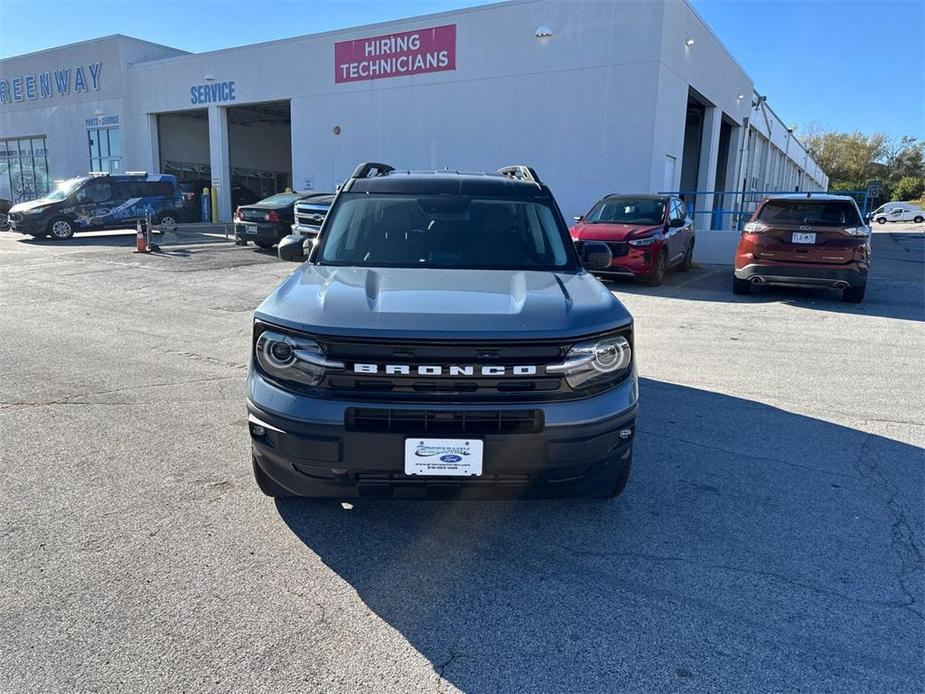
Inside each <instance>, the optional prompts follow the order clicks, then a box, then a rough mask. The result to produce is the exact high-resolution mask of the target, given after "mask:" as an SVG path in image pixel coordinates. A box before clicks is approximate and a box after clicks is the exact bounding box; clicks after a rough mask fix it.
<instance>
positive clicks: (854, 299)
mask: <svg viewBox="0 0 925 694" xmlns="http://www.w3.org/2000/svg"><path fill="white" fill-rule="evenodd" d="M866 290H867V282H865V283H864V284H862V285H861V286H860V287H845V288H844V289H842V294H841V298H842V301H846V302H847V303H849V304H859V303H861V302H862V301H864V292H865V291H866Z"/></svg>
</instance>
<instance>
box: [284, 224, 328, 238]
mask: <svg viewBox="0 0 925 694" xmlns="http://www.w3.org/2000/svg"><path fill="white" fill-rule="evenodd" d="M291 229H292V233H293V234H301V235H302V236H307V237H308V238H312V239H313V238H315V237H316V236H318V232H319V231H321V227H307V226H303V225H302V224H293V225H292V227H291Z"/></svg>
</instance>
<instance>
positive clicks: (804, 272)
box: [735, 263, 867, 289]
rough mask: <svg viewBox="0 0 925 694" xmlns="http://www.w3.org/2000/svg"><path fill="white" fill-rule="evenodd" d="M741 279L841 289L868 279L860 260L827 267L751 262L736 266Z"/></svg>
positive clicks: (759, 282) (857, 285) (736, 271)
mask: <svg viewBox="0 0 925 694" xmlns="http://www.w3.org/2000/svg"><path fill="white" fill-rule="evenodd" d="M735 276H736V277H737V278H738V279H740V280H746V281H748V282H757V283H758V284H780V285H787V286H790V287H822V288H829V289H840V288H842V287H844V285H845V284H847V285H849V286H851V287H861V286H863V285H864V284H865V283H866V282H867V266H866V265H864V264H861V263H851V264H849V265H836V266H826V265H819V264H816V263H812V264H809V263H807V264H799V263H776V264H768V265H764V264H760V263H750V264H748V265H744V266H742V267H741V268H738V267H737V268H736V270H735Z"/></svg>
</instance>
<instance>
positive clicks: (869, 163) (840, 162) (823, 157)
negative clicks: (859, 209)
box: [800, 124, 925, 201]
mask: <svg viewBox="0 0 925 694" xmlns="http://www.w3.org/2000/svg"><path fill="white" fill-rule="evenodd" d="M800 141H801V142H802V143H803V145H804V146H805V147H806V150H807V151H808V152H809V153H810V155H811V156H812V157H813V159H814V160H815V161H816V163H817V164H819V166H821V167H822V170H823V171H825V172H826V174H828V176H829V188H830V189H831V190H866V188H867V185H868V184H869V183H870V182H871V181H879V182H880V198H879V200H881V201H886V200H891V199H895V198H896V197H897V195H898V193H897V192H896V187H897V186H898V185H899V183H900V181H901V180H903V179H905V178H911V179H913V181H912V182H907V183H905V184H904V187H903V194H904V195H912V198H902V199H913V198H915V197H917V196H915V195H913V193H914V192H915V190H916V188H915V186H914V185H913V184H914V181H916V180H922V179H923V178H925V142H920V141H919V140H917V139H916V138H914V137H910V136H908V135H907V136H905V137H901V138H898V139H897V138H889V137H887V136H886V135H884V134H883V133H874V134H873V135H864V134H863V133H861V132H860V131H855V132H851V133H840V132H835V131H832V130H828V129H826V128H823V127H821V126H819V125H818V124H811V125H810V126H809V127H808V128H807V130H806V134H805V135H803V136H802V137H801V138H800ZM919 195H921V193H919Z"/></svg>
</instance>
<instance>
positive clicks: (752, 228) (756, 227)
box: [743, 222, 768, 234]
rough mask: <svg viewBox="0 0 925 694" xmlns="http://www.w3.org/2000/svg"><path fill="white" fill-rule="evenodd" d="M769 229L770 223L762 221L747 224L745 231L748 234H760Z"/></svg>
mask: <svg viewBox="0 0 925 694" xmlns="http://www.w3.org/2000/svg"><path fill="white" fill-rule="evenodd" d="M767 230H768V225H767V224H763V223H762V222H749V223H748V224H746V225H745V228H744V229H743V231H744V232H745V233H746V234H760V233H762V232H765V231H767Z"/></svg>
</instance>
